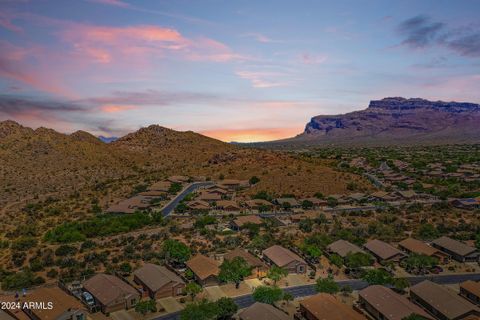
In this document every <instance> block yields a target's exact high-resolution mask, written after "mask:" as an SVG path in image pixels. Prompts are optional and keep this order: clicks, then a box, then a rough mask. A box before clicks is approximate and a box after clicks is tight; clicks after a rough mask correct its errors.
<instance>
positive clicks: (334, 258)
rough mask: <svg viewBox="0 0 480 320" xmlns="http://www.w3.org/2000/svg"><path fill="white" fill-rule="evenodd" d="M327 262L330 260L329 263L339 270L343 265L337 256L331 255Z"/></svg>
mask: <svg viewBox="0 0 480 320" xmlns="http://www.w3.org/2000/svg"><path fill="white" fill-rule="evenodd" d="M328 260H330V263H331V264H333V265H335V266H337V267H338V268H341V267H342V265H343V259H342V257H340V256H339V255H338V254H335V253H334V254H331V255H330V257H328Z"/></svg>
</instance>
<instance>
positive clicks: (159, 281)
mask: <svg viewBox="0 0 480 320" xmlns="http://www.w3.org/2000/svg"><path fill="white" fill-rule="evenodd" d="M133 274H134V275H135V276H136V277H137V278H138V279H140V281H142V282H143V283H144V284H145V285H146V286H147V287H148V288H150V290H152V291H154V292H156V291H158V290H159V289H161V288H162V287H163V286H165V285H166V284H168V283H170V282H173V283H174V285H176V284H183V283H184V282H183V280H182V279H181V278H180V277H179V276H177V275H176V274H175V273H173V272H172V271H170V270H168V269H167V268H165V267H163V266H159V265H156V264H152V263H147V264H145V265H144V266H143V267H141V268H140V269H138V270H136V271H135V272H134V273H133Z"/></svg>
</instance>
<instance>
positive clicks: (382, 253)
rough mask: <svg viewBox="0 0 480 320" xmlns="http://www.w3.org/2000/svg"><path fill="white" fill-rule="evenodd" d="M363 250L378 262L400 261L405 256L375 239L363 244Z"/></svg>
mask: <svg viewBox="0 0 480 320" xmlns="http://www.w3.org/2000/svg"><path fill="white" fill-rule="evenodd" d="M365 249H367V250H368V251H369V252H370V253H371V254H373V255H374V256H375V257H376V258H377V260H378V262H381V261H400V260H401V259H403V258H405V256H406V255H405V254H404V253H403V252H402V251H400V250H398V249H397V248H395V247H393V246H391V245H389V244H388V243H386V242H383V241H381V240H377V239H375V240H370V241H368V242H367V243H366V244H365Z"/></svg>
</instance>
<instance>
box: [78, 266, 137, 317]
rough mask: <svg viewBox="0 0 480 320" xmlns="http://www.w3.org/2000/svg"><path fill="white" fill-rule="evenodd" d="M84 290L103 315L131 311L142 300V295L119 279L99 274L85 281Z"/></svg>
mask: <svg viewBox="0 0 480 320" xmlns="http://www.w3.org/2000/svg"><path fill="white" fill-rule="evenodd" d="M83 289H84V290H85V291H87V292H89V293H90V294H91V295H92V296H93V298H94V299H95V302H96V303H97V304H98V305H99V306H100V309H101V310H102V312H103V313H105V314H108V313H110V312H113V311H118V310H122V309H130V308H132V307H134V306H135V304H137V302H138V301H139V300H140V293H139V292H138V291H137V290H135V289H134V288H133V287H131V286H130V285H128V284H127V283H126V282H123V281H122V280H120V279H119V278H117V277H115V276H112V275H109V274H97V275H95V276H93V277H92V278H90V279H88V280H87V281H85V283H84V284H83Z"/></svg>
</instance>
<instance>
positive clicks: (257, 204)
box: [245, 199, 273, 210]
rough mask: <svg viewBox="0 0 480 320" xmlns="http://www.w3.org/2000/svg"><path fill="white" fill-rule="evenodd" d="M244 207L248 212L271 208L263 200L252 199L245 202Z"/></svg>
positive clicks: (270, 205) (268, 203) (270, 204)
mask: <svg viewBox="0 0 480 320" xmlns="http://www.w3.org/2000/svg"><path fill="white" fill-rule="evenodd" d="M245 206H246V207H247V208H248V209H250V210H259V209H260V208H262V207H264V208H271V207H272V206H273V204H272V203H271V202H268V201H267V200H264V199H252V200H248V201H245Z"/></svg>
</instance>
